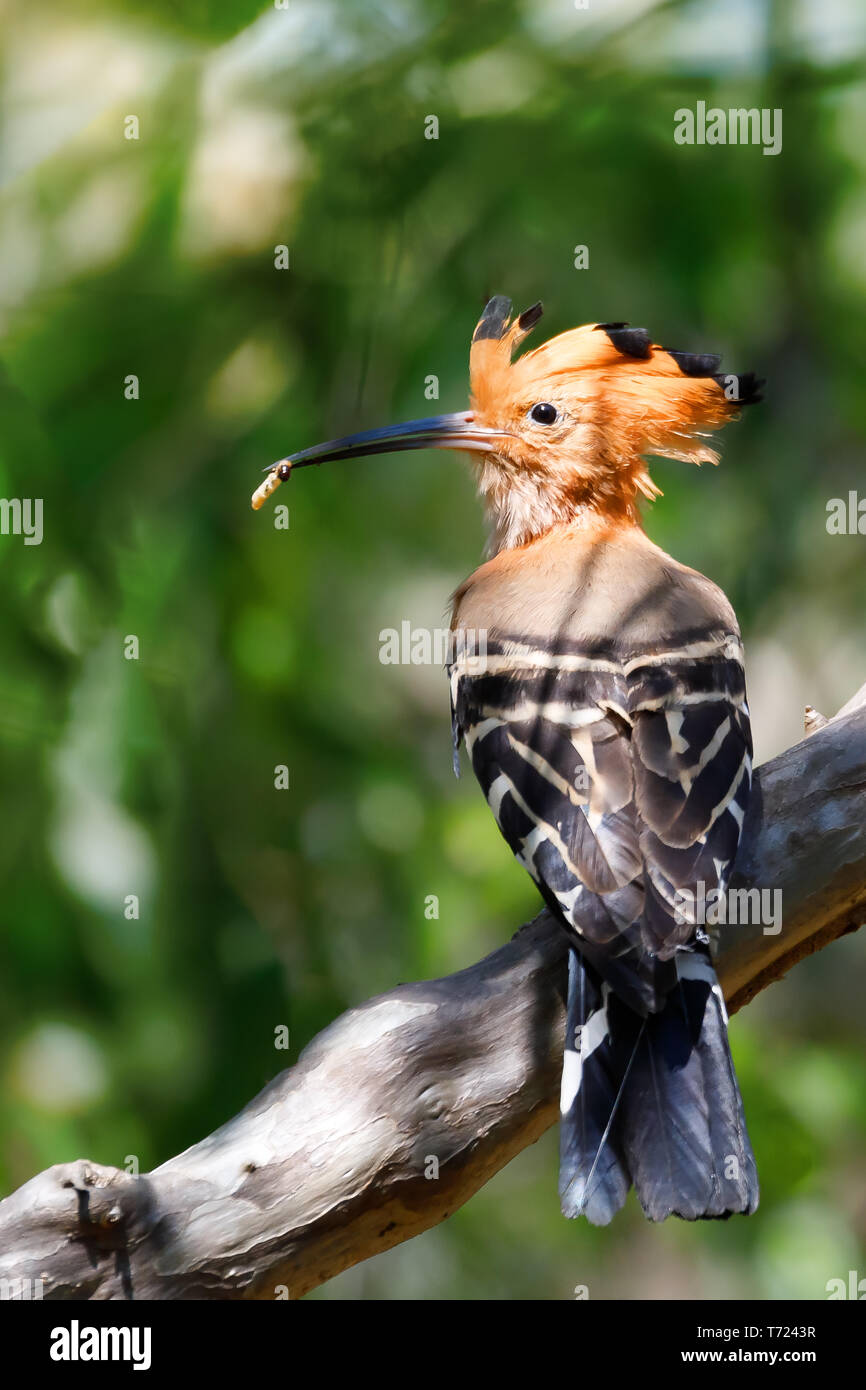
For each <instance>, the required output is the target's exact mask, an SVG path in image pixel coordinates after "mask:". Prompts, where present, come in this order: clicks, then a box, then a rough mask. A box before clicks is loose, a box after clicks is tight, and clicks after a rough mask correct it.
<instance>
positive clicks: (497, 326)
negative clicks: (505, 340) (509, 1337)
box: [472, 294, 511, 343]
mask: <svg viewBox="0 0 866 1390" xmlns="http://www.w3.org/2000/svg"><path fill="white" fill-rule="evenodd" d="M510 316H511V300H510V299H509V298H508V296H507V295H504V294H495V295H494V296H493V298H492V299H488V301H487V304H486V306H485V309H484V313H483V314H482V315H481V318H480V319H479V321H478V327H477V328H476V329H475V332H474V333H473V335H472V341H473V343H477V342H480V341H481V339H482V338H494V339H497V340H498V339H499V338H501V337H502V335H503V333H504V332H505V330H506V328H507V326H508V320H509V318H510Z"/></svg>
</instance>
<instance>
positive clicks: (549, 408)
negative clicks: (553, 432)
mask: <svg viewBox="0 0 866 1390" xmlns="http://www.w3.org/2000/svg"><path fill="white" fill-rule="evenodd" d="M529 418H530V420H534V421H535V423H536V424H537V425H552V424H553V422H554V420H555V419H556V406H555V405H551V404H550V403H549V401H539V403H538V405H534V406H533V407H532V409H531V410H530V412H529Z"/></svg>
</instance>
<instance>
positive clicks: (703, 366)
mask: <svg viewBox="0 0 866 1390" xmlns="http://www.w3.org/2000/svg"><path fill="white" fill-rule="evenodd" d="M665 352H666V353H667V355H668V357H672V358H673V359H674V361H675V362H676V364H677V366H678V367H679V369H680V371H681V372H685V374H686V376H715V374H716V371H717V370H718V366H719V363H720V362H721V360H722V359H721V357H720V356H719V354H718V353H717V352H678V351H677V350H676V348H665Z"/></svg>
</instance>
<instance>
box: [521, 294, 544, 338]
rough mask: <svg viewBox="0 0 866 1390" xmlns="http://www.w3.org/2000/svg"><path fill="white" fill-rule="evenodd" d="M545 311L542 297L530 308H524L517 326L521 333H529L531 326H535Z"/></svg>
mask: <svg viewBox="0 0 866 1390" xmlns="http://www.w3.org/2000/svg"><path fill="white" fill-rule="evenodd" d="M543 313H544V305H543V304H542V302H541V300H540V299H539V301H538V303H537V304H531V305H530V306H529V308H528V309H524V311H523V313H522V314H521V315H520V318H519V319H518V320H517V326H518V328H519V329H520V331H521V333H528V332H529V330H530V329H531V328H534V327H535V325H536V324H537V323H538V320H539V319H540V318H541V315H542V314H543Z"/></svg>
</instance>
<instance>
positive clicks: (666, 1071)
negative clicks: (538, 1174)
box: [253, 296, 762, 1224]
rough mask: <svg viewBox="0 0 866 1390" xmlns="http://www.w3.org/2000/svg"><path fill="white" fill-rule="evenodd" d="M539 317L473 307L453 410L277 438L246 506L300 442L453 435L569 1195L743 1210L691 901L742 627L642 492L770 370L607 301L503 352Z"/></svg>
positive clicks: (720, 854)
mask: <svg viewBox="0 0 866 1390" xmlns="http://www.w3.org/2000/svg"><path fill="white" fill-rule="evenodd" d="M541 313H542V307H541V305H540V304H536V305H534V306H533V307H532V308H531V309H527V310H526V312H525V313H523V314H520V315H519V316H518V317H516V318H514V319H512V317H511V302H510V300H508V299H506V298H505V297H503V296H496V297H495V298H493V299H491V300H490V302H489V303H488V304H487V307H486V309H485V310H484V313H483V315H482V317H481V320H480V321H479V323H478V325H477V327H476V329H475V333H474V336H473V339H472V347H471V353H470V376H471V402H470V409H469V410H468V411H466V412H462V413H458V414H454V415H440V416H435V417H433V418H432V419H426V420H417V421H413V422H411V423H409V424H403V425H395V426H391V427H389V428H386V429H382V430H371V431H367V432H365V433H361V434H356V435H352V436H349V437H347V438H344V439H338V440H332V441H331V442H329V443H326V444H320V445H317V446H316V447H315V448H312V449H306V450H304V451H302V452H300V453H297V454H295V455H293V456H291V457H289V458H286V459H282V460H280V462H279V463H277V464H275V465H273V468H272V469H271V470H269V472H268V477H267V478H266V480H265V483H264V484H263V485H262V488H260V489H259V491H258V493H257V494H255V495H254V498H253V505H254V506H258V505H261V502H262V501H263V500H264V497H265V496H268V495H270V493H271V492H273V490H274V488H275V487H276V486H277V485H278V483H279V482H280V481H281V480H284V479H285V478H287V477H288V476H289V475H290V473H291V471H292V470H293V469H294V468H297V467H304V466H306V465H309V464H314V463H316V464H319V463H324V462H326V461H328V460H334V459H348V458H357V457H361V456H364V455H368V454H379V453H386V452H394V451H397V450H407V449H420V448H425V449H426V448H448V449H457V450H461V451H466V452H467V453H468V454H469V455H470V457H471V459H472V461H473V463H474V468H475V473H476V476H477V482H478V489H479V492H480V494H481V497H482V498H483V500H484V502H485V504H486V507H487V511H488V514H489V519H490V523H491V542H490V558H489V559H487V561H486V562H485V563H484V564H482V565H481V567H480V568H479V569H477V570H476V571H475V572H474V574H472V575H470V577H469V578H468V579H467V580H466V581H465V582H464V583H463V584H461V585H460V587H459V589H458V590H457V592H456V594H455V595H454V602H453V615H452V633H453V635H454V638H455V643H454V648H453V655H452V659H451V661H450V666H449V677H450V685H451V707H452V726H453V737H454V749H455V762H456V759H457V750H458V749H459V745H460V741H461V739H462V740H464V741H465V745H466V748H467V750H468V753H469V755H470V757H471V760H472V766H473V769H474V772H475V775H476V777H477V778H478V781H479V782H480V783H481V786H482V788H483V790H484V793H485V795H486V797H487V800H488V802H489V804H490V808H491V810H492V811H493V814H494V816H495V818H496V821H497V823H498V825H499V829H500V831H501V832H502V835H503V836H504V838H505V840H506V841H507V843H508V845H509V846H510V848H511V850H512V852H513V853H514V855H515V857H516V858H517V860H518V862H519V863H520V864H521V865H522V866H523V867H524V868H526V869H527V870H528V871H529V873H530V874H531V875H532V877H533V879H534V880H535V883H536V884H537V885H538V888H539V889H540V892H541V895H542V897H543V899H544V901H545V902H546V904H547V906H548V908H549V910H550V912H551V913H552V914H553V916H554V917H555V918H556V919H557V921H558V922H559V923H560V924H561V925H562V926H563V927H564V928H565V930H566V931H567V932H568V937H569V942H570V945H571V947H572V949H571V950H570V951H569V974H568V1003H567V1034H566V1049H565V1056H564V1064H563V1072H562V1093H561V1107H560V1108H561V1142H560V1199H561V1204H562V1209H563V1212H564V1213H565V1215H566V1216H569V1217H573V1216H579V1215H584V1216H586V1217H587V1218H588V1219H589V1220H590V1221H591V1222H593V1223H594V1224H605V1223H607V1222H609V1221H610V1220H611V1218H612V1217H613V1215H614V1214H615V1213H616V1211H618V1210H619V1208H620V1207H622V1205H623V1203H624V1201H625V1199H626V1195H627V1193H628V1191H629V1188H630V1187H631V1186H632V1185H634V1187H635V1190H636V1192H637V1196H638V1199H639V1200H640V1203H641V1205H642V1207H643V1209H644V1212H645V1213H646V1215H647V1216H648V1217H649V1218H650V1219H651V1220H653V1221H661V1220H664V1219H665V1218H666V1217H667V1216H670V1215H672V1214H675V1215H677V1216H680V1217H684V1218H686V1219H688V1220H695V1219H698V1218H703V1217H726V1216H728V1215H730V1214H731V1213H733V1212H752V1211H754V1210H755V1208H756V1206H757V1203H758V1181H757V1173H756V1168H755V1160H754V1156H753V1154H752V1148H751V1144H750V1142H749V1137H748V1133H747V1130H746V1122H745V1117H744V1113H743V1104H742V1099H741V1096H740V1091H739V1086H738V1083H737V1078H736V1074H735V1072H734V1066H733V1062H732V1060H731V1053H730V1048H729V1045H728V1037H727V1014H726V1011H725V1005H724V1000H723V997H722V992H721V989H720V987H719V983H718V980H717V978H716V974H715V970H714V968H713V964H712V959H711V955H710V941H709V936H708V933H707V931H706V929H705V924H704V923H703V922H702V921H701V920H699V918H700V913H699V911H698V909H697V908H696V906H695V904H696V903H697V902H698V901H705V898H706V894H708V893H709V892H710V890H711V889H715V890H717V892H723V891H724V890H725V888H726V885H727V882H728V877H729V874H730V871H731V868H732V865H733V862H734V857H735V855H736V852H737V846H738V842H739V839H740V834H741V831H742V827H743V818H744V814H745V810H746V806H747V803H748V798H749V793H750V789H751V751H752V750H751V735H750V729H749V710H748V706H747V704H746V693H745V681H744V670H743V651H742V645H741V641H740V632H739V628H738V626H737V620H736V617H735V615H734V612H733V610H732V608H731V605H730V604H729V602H728V600H727V599H726V597H725V595H724V594H723V593H722V592H721V590H720V589H719V588H717V587H716V585H715V584H713V583H712V582H711V581H710V580H709V579H706V578H704V576H703V575H701V574H699V573H697V572H696V571H695V570H693V569H689V568H688V567H687V566H685V565H682V564H680V563H679V562H678V561H677V560H674V559H672V558H671V556H669V555H667V554H665V552H664V551H663V550H661V549H660V548H659V547H658V546H657V545H654V544H653V542H652V541H651V540H650V539H649V538H648V536H647V535H646V532H645V531H644V529H643V525H642V523H641V516H640V512H639V509H638V498H639V496H642V497H644V498H648V499H653V498H655V497H656V496H658V495H659V494H660V489H659V488H657V487H656V485H655V484H654V483H653V482H652V480H651V479H650V476H649V473H648V471H647V465H646V462H645V456H646V455H648V454H655V455H662V456H664V457H667V458H673V459H682V460H685V461H687V462H693V463H702V462H705V461H706V462H712V463H716V462H718V455H717V454H716V453H715V452H714V451H713V450H712V449H711V448H710V447H709V446H708V444H707V443H706V442H705V441H706V436H707V432H708V431H711V430H715V429H718V428H719V427H720V426H721V425H724V424H725V423H726V422H727V421H728V420H730V419H731V418H732V417H734V416H735V415H736V413H737V411H738V408H739V407H740V406H741V405H744V404H748V403H750V402H752V401H755V400H758V399H760V395H759V387H760V386H761V385H762V383H761V382H758V381H756V379H755V377H754V376H753V375H752V374H751V373H749V374H746V375H741V376H725V375H723V374H721V373H720V372H719V365H720V359H719V358H718V357H716V356H714V355H693V354H690V353H685V352H677V351H673V350H668V349H665V348H662V347H659V346H658V344H656V343H653V342H652V340H651V339H650V337H649V335H648V334H647V333H646V331H645V330H644V329H642V328H632V327H629V326H628V325H627V324H625V323H598V324H595V323H593V324H586V325H584V326H583V327H581V328H575V329H573V330H572V331H570V332H566V333H562V334H560V335H559V336H558V337H555V338H553V339H551V340H550V341H548V342H546V343H544V344H542V345H541V346H540V347H538V348H536V349H535V351H532V352H528V353H525V354H523V355H522V356H520V357H517V358H516V359H514V357H513V354H514V350H515V348H517V346H518V345H519V344H520V342H521V341H522V340H523V338H524V337H525V336H526V335H527V333H529V331H530V330H531V329H532V328H533V327H534V326H535V324H536V323H537V322H538V320H539V319H540V317H541ZM478 634H481V635H482V636H483V638H484V641H483V643H481V642H479V641H478ZM461 638H463V639H466V640H464V641H461V640H460V639H461ZM701 885H703V889H704V893H703V894H701V893H700V892H699V889H700V886H701ZM714 901H718V899H717V898H716V899H714Z"/></svg>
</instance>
